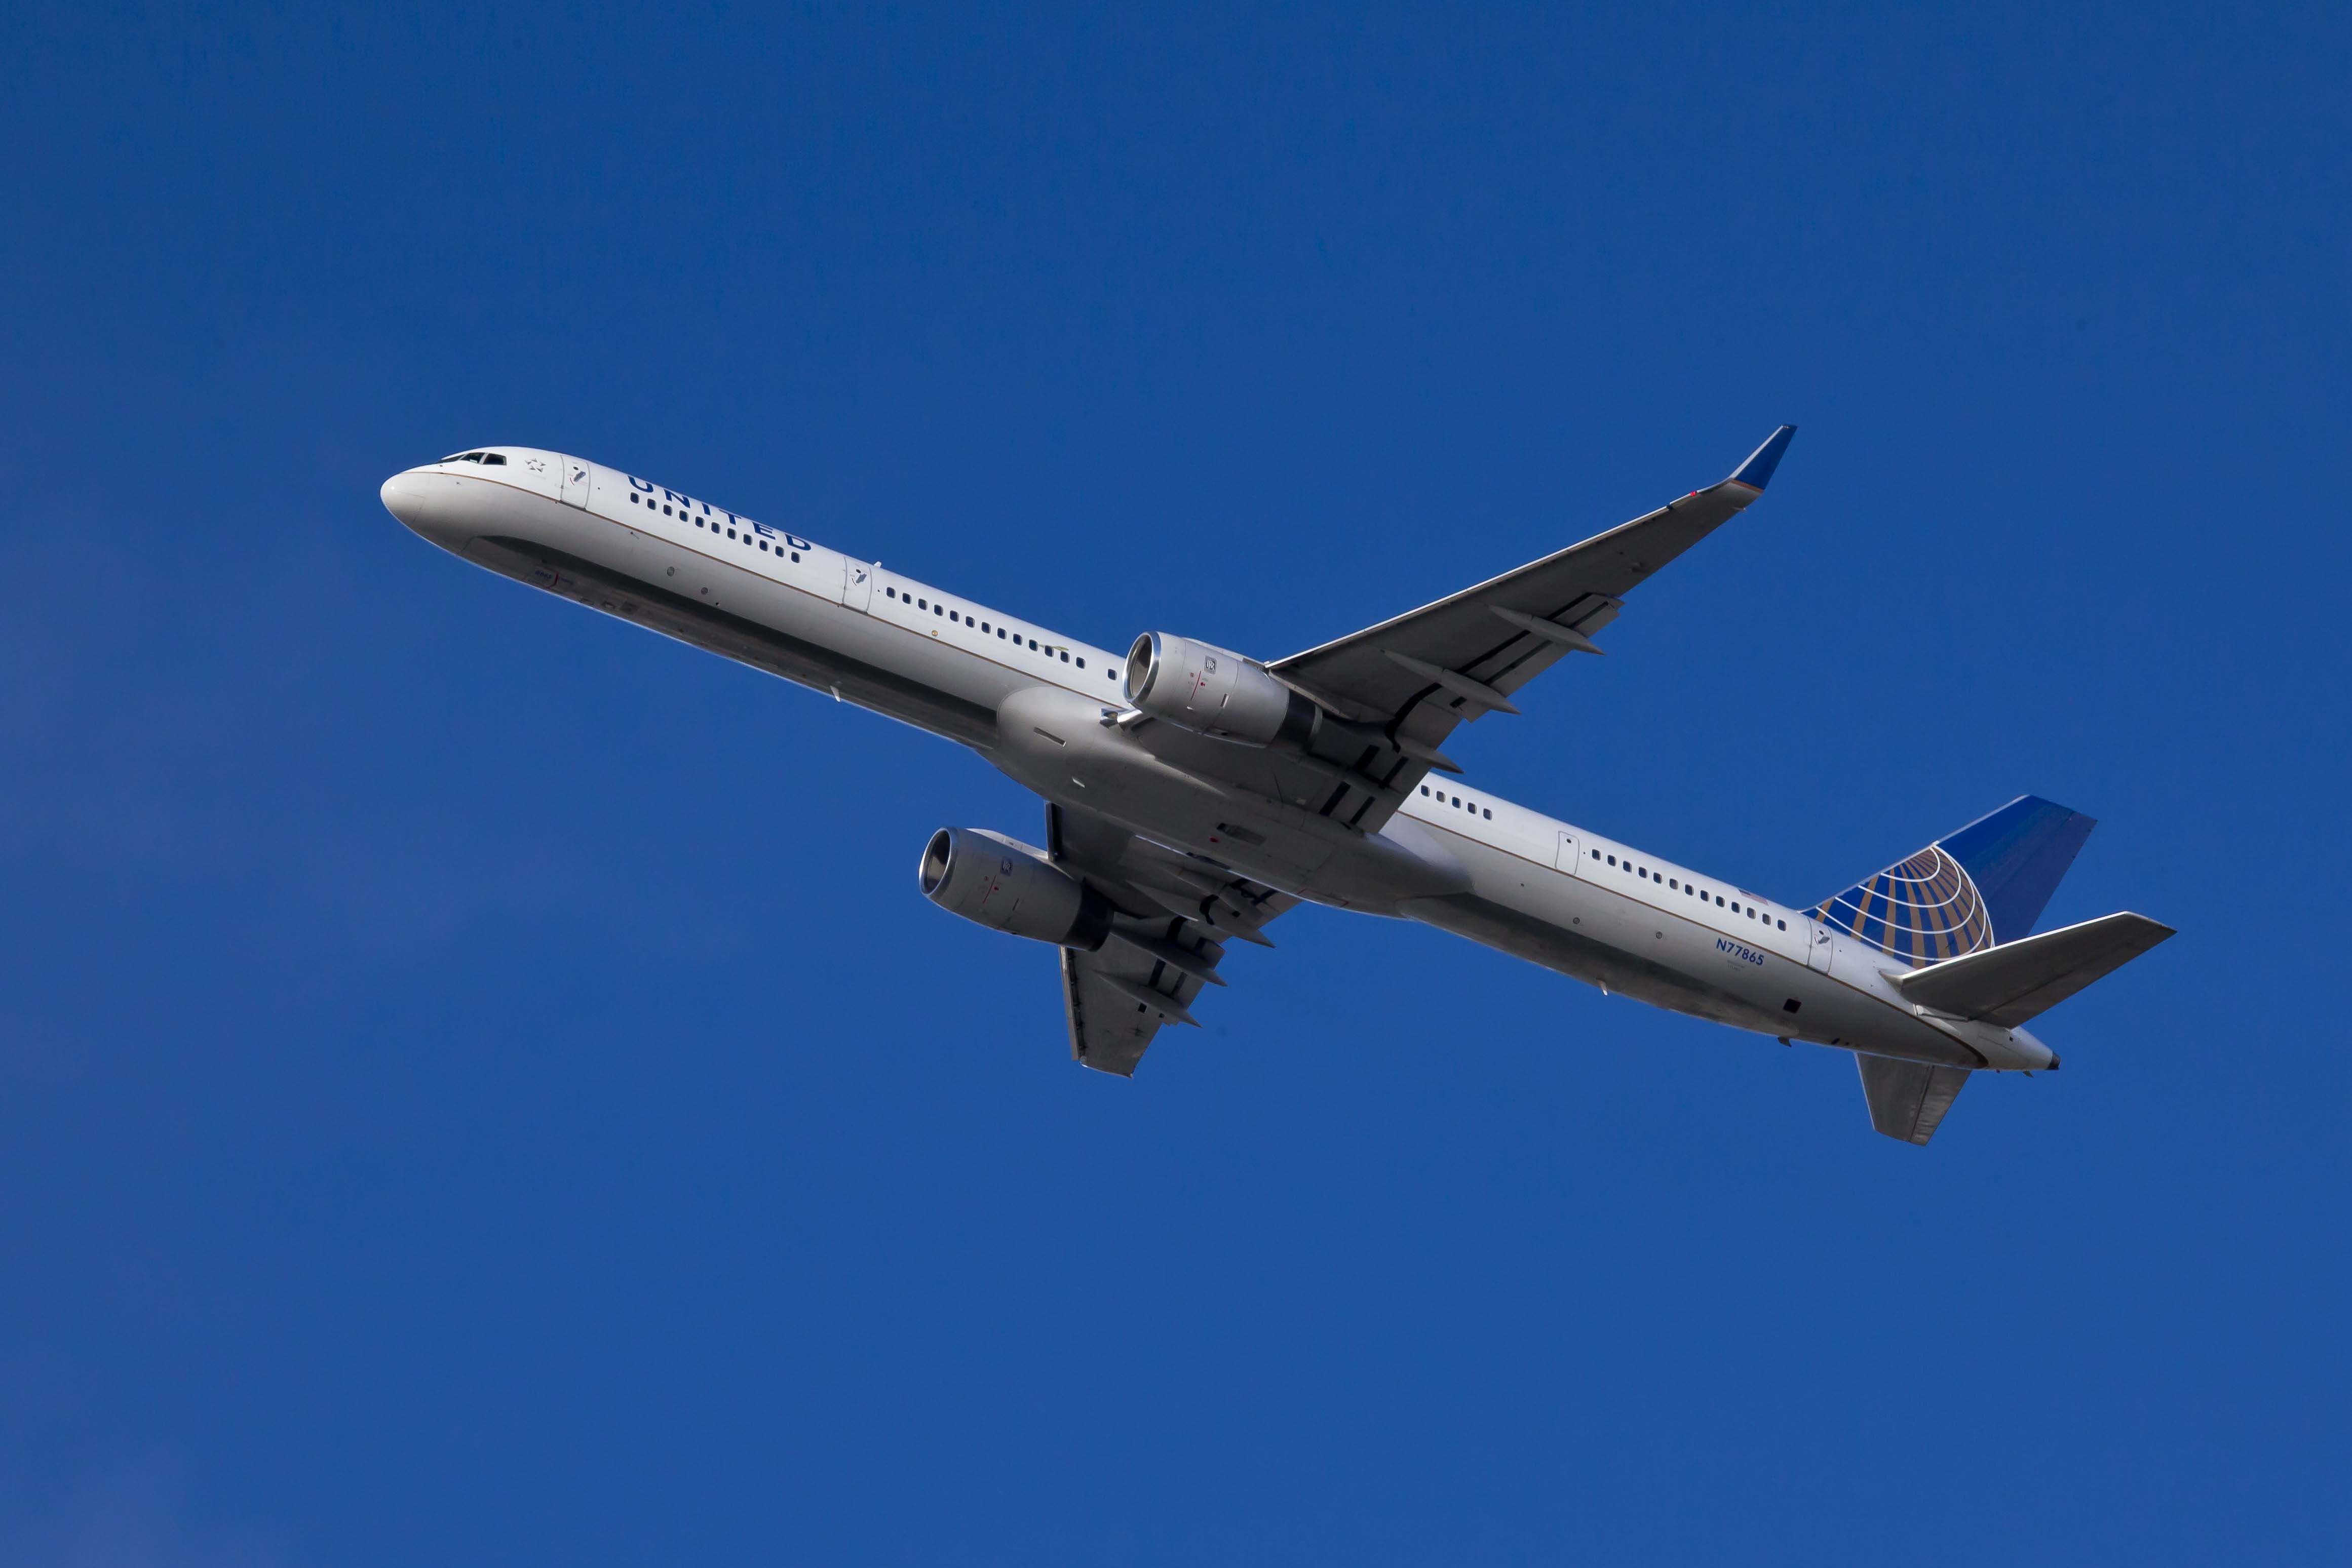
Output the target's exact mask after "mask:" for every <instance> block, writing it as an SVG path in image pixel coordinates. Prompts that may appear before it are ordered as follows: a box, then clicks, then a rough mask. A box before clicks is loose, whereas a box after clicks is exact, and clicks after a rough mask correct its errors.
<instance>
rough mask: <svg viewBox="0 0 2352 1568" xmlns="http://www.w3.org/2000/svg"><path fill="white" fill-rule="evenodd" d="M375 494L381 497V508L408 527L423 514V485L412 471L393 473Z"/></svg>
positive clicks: (413, 525) (413, 526)
mask: <svg viewBox="0 0 2352 1568" xmlns="http://www.w3.org/2000/svg"><path fill="white" fill-rule="evenodd" d="M376 494H377V495H378V496H380V497H383V509H384V510H385V511H387V512H390V513H391V514H392V515H393V516H394V517H398V518H399V519H400V520H401V522H402V523H403V524H404V525H405V526H407V527H409V528H415V526H416V519H417V518H418V517H423V516H424V515H425V486H424V485H422V484H421V483H419V482H418V480H417V478H416V476H415V473H414V472H410V473H405V474H394V476H392V477H391V478H389V479H386V480H385V481H384V482H383V489H381V490H378V491H377V492H376Z"/></svg>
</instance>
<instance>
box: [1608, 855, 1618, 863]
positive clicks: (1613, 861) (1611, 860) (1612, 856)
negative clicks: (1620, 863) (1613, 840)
mask: <svg viewBox="0 0 2352 1568" xmlns="http://www.w3.org/2000/svg"><path fill="white" fill-rule="evenodd" d="M1609 863H1610V864H1611V865H1615V864H1616V863H1617V857H1616V856H1615V855H1611V856H1610V857H1609Z"/></svg>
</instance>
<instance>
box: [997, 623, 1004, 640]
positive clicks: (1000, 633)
mask: <svg viewBox="0 0 2352 1568" xmlns="http://www.w3.org/2000/svg"><path fill="white" fill-rule="evenodd" d="M996 640H997V641H998V642H1000V643H1002V642H1003V641H1004V628H1003V627H1002V626H999V627H998V628H997V629H996Z"/></svg>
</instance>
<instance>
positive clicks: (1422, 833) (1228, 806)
mask: <svg viewBox="0 0 2352 1568" xmlns="http://www.w3.org/2000/svg"><path fill="white" fill-rule="evenodd" d="M494 455H496V456H499V457H503V458H504V459H505V461H504V463H502V464H496V465H485V464H482V463H476V462H449V463H442V464H435V465H428V466H425V467H422V468H415V469H411V470H409V471H408V472H406V473H404V474H401V475H397V476H394V478H392V479H390V480H388V481H386V483H385V485H384V486H383V498H384V503H385V505H386V506H387V507H389V508H390V509H391V510H392V512H393V513H394V516H395V517H399V518H400V519H401V521H403V522H404V523H405V524H407V525H408V526H409V527H410V528H413V529H415V531H416V532H417V533H419V534H421V535H423V536H424V537H425V538H427V539H429V540H431V541H432V542H433V543H435V544H437V545H439V546H441V547H442V548H443V549H447V550H449V551H450V552H451V553H453V554H456V555H460V556H463V557H465V558H466V559H468V560H471V561H473V562H475V563H476V564H478V565H480V566H483V567H486V568H488V569H489V570H493V571H497V572H499V573H500V574H502V575H505V576H509V577H512V578H515V579H517V580H520V581H524V582H529V583H532V584H535V585H537V586H539V587H541V588H544V589H547V590H549V591H552V592H556V593H560V594H562V595H563V596H565V597H567V598H572V599H575V600H577V601H580V602H582V603H584V604H587V605H589V606H591V607H592V608H594V609H598V610H602V611H604V612H608V613H611V614H614V615H616V616H619V617H621V618H622V619H625V620H628V621H633V622H636V623H638V624H640V625H644V626H646V627H649V628H651V629H653V630H656V631H658V632H664V633H666V634H667V635H670V636H673V637H677V638H679V639H681V640H683V641H686V642H689V643H694V644H696V645H697V646H698V647H702V648H706V649H709V651H711V652H713V653H720V654H723V655H725V656H727V657H729V658H731V659H735V660H739V661H740V662H742V663H744V664H751V665H754V666H757V667H759V668H761V669H765V670H768V671H770V672H772V673H773V674H779V675H782V676H783V677H785V678H786V679H788V680H792V681H795V682H798V683H800V684H801V685H807V686H811V687H814V688H815V689H817V690H819V691H825V692H829V693H831V694H832V695H835V697H836V698H838V699H840V700H843V701H845V702H853V703H856V704H858V705H859V706H864V707H868V708H871V709H873V710H875V711H877V712H879V713H883V714H887V715H888V716H891V717H894V718H898V719H902V720H904V721H905V722H907V723H908V724H912V725H916V726H918V727H921V728H923V729H926V730H929V731H931V732H932V733H934V734H938V735H941V736H945V737H948V738H949V739H951V740H956V741H961V742H962V743H963V744H964V745H966V746H969V747H972V748H973V749H975V750H977V751H979V752H980V753H981V754H982V756H983V757H986V758H988V759H989V761H990V762H992V764H994V765H995V766H996V767H997V768H1000V769H1002V770H1003V772H1005V773H1006V774H1007V775H1009V776H1010V777H1012V778H1013V779H1016V780H1018V781H1019V782H1020V783H1022V784H1024V785H1025V786H1027V787H1028V788H1029V789H1033V790H1034V791H1035V792H1036V793H1038V794H1039V795H1041V796H1043V797H1045V799H1047V800H1055V801H1056V802H1059V803H1061V804H1063V805H1065V806H1069V807H1077V808H1084V809H1086V810H1091V811H1094V812H1097V813H1099V814H1101V815H1102V816H1105V817H1108V818H1109V819H1111V820H1112V821H1116V822H1118V823H1119V824H1120V825H1122V826H1124V827H1126V828H1128V829H1129V830H1130V831H1134V832H1136V833H1138V834H1140V835H1142V836H1143V837H1145V838H1147V839H1150V840H1152V841H1156V842H1160V843H1163V844H1167V845H1170V846H1171V847H1173V848H1177V849H1181V850H1184V851H1187V852H1192V853H1194V854H1198V855H1202V856H1203V857H1206V858H1207V859H1209V860H1212V861H1214V862H1218V863H1219V864H1221V865H1223V866H1225V867H1228V868H1230V869H1231V870H1232V871H1233V872H1234V873H1238V874H1239V875H1242V876H1245V877H1248V878H1250V879H1252V880H1254V881H1257V882H1261V883H1265V884H1267V885H1269V886H1272V887H1276V888H1278V889H1280V890H1282V891H1283V892H1285V893H1289V894H1296V895H1297V896H1298V897H1300V898H1303V899H1308V900H1312V901H1314V902H1316V903H1319V904H1329V905H1332V906H1335V907H1339V908H1346V909H1355V910H1362V911H1366V912H1369V913H1373V914H1380V915H1397V916H1402V917H1406V918H1410V919H1413V920H1418V921H1422V922H1424V923H1426V924H1428V925H1435V926H1439V927H1442V928H1443V929H1444V930H1447V931H1451V932H1454V933H1455V934H1456V935H1459V936H1466V937H1469V938H1470V939H1471V940H1473V941H1475V942H1480V943H1483V944H1485V945H1486V946H1490V947H1495V948H1498V949H1500V950H1502V951H1504V952H1507V953H1511V954H1515V955H1517V956H1520V957H1523V958H1526V959H1528V960H1529V961H1531V962H1533V963H1537V964H1540V965H1542V966H1544V967H1547V968H1550V969H1556V970H1558V971H1559V972H1560V973H1562V974H1565V975H1570V976H1572V977H1575V978H1577V979H1580V980H1584V981H1586V982H1588V983H1590V984H1592V985H1596V986H1600V987H1601V988H1604V989H1605V990H1608V991H1611V992H1620V993H1622V994H1624V995H1626V996H1630V997H1634V998H1638V999H1640V1000H1643V1001H1645V1002H1650V1003H1653V1004H1654V1005H1656V1006H1659V1007H1663V1008H1668V1009H1673V1010H1675V1011H1676V1012H1684V1013H1690V1014H1693V1015H1696V1016H1697V1017H1701V1018H1706V1019H1714V1020H1715V1021H1717V1022H1719V1023H1726V1024H1730V1025H1732V1026H1733V1027H1735V1028H1738V1029H1745V1030H1756V1031H1758V1032H1760V1033H1764V1034H1768V1035H1774V1036H1778V1037H1781V1038H1784V1039H1796V1040H1809V1041H1812V1042H1815V1043H1819V1044H1823V1045H1832V1046H1840V1047H1843V1048H1845V1049H1848V1050H1856V1051H1868V1052H1871V1053H1874V1054H1878V1055H1885V1056H1896V1057H1905V1058H1909V1059H1912V1060H1916V1061H1932V1062H1939V1063H1946V1064H1949V1065H1953V1066H1959V1067H1969V1068H1979V1067H1990V1068H1993V1069H1999V1070H2014V1069H2035V1068H2042V1067H2047V1066H2049V1065H2051V1063H2052V1061H2053V1057H2052V1055H2051V1052H2050V1051H2049V1050H2048V1049H2047V1048H2046V1047H2044V1046H2043V1045H2042V1043H2041V1042H2040V1041H2039V1040H2035V1039H2034V1038H2033V1037H2032V1035H2031V1034H2029V1033H2028V1032H2027V1031H2025V1030H2021V1029H2002V1028H2000V1027H1998V1026H1995V1025H1991V1024H1986V1023H1979V1022H1970V1021H1968V1020H1964V1019H1951V1018H1945V1017H1941V1016H1937V1015H1936V1014H1934V1013H1932V1012H1930V1011H1928V1010H1927V1009H1922V1008H1919V1007H1916V1006H1915V1005H1913V1004H1912V1003H1910V1002H1908V1001H1906V999H1904V998H1903V997H1902V996H1901V995H1900V993H1898V992H1897V991H1896V989H1895V987H1894V986H1893V985H1892V984H1891V983H1889V981H1888V979H1887V977H1886V976H1885V974H1884V973H1882V970H1883V969H1884V968H1888V967H1893V966H1894V960H1891V959H1889V958H1888V957H1887V956H1885V954H1883V953H1881V952H1879V951H1877V950H1876V949H1874V948H1872V947H1870V946H1864V945H1862V944H1859V943H1856V942H1854V941H1853V939H1852V938H1851V937H1849V936H1847V935H1846V934H1845V933H1843V932H1840V931H1833V930H1832V929H1831V928H1830V927H1828V926H1827V925H1822V924H1820V923H1818V922H1816V921H1814V920H1813V919H1812V918H1811V916H1810V915H1808V914H1806V913H1805V912H1804V911H1802V910H1799V909H1795V908H1791V907H1790V906H1789V905H1786V904H1779V903H1776V902H1775V901H1773V900H1770V899H1768V898H1764V897H1761V896H1759V895H1758V894H1751V893H1749V892H1748V891H1747V890H1745V889H1743V888H1740V887H1738V885H1737V884H1735V883H1729V882H1727V881H1726V880H1724V879H1722V878H1720V877H1711V876H1708V875H1706V874H1705V873H1694V872H1692V871H1691V870H1689V869H1688V868H1686V867H1683V866H1678V865H1675V864H1674V863H1672V862H1667V861H1664V860H1663V859H1661V858H1660V857H1658V856H1655V855H1652V854H1648V853H1645V852H1643V851H1640V850H1636V849H1633V847H1631V846H1629V845H1625V844H1622V843H1619V842H1617V841H1614V840H1612V839H1608V838H1604V837H1601V836H1600V835H1597V834H1593V833H1591V832H1588V831H1585V830H1583V829H1580V828H1577V827H1573V826H1571V825H1570V824H1569V823H1566V822H1562V821H1557V820H1555V819H1553V818H1550V817H1547V816H1544V815H1542V814H1541V813H1539V812H1537V811H1532V810H1528V809H1527V808H1525V807H1522V806H1517V805H1514V804H1512V803H1511V802H1509V801H1507V800H1504V799H1502V798H1501V797H1500V796H1498V795H1496V794H1495V793H1493V792H1492V791H1490V790H1487V789H1482V788H1478V787H1476V786H1474V785H1472V784H1469V783H1467V782H1465V780H1464V779H1461V778H1445V777H1444V776H1443V775H1438V774H1432V775H1431V776H1430V780H1429V782H1428V783H1426V784H1425V785H1423V786H1420V787H1417V788H1416V789H1415V791H1414V792H1413V793H1412V795H1410V796H1409V797H1407V798H1406V800H1405V801H1404V803H1403V805H1402V809H1401V810H1399V811H1398V812H1397V814H1396V815H1395V816H1394V817H1393V818H1391V821H1389V823H1388V824H1387V825H1386V826H1385V827H1384V828H1382V829H1381V831H1378V832H1374V833H1364V832H1360V831H1357V830H1355V829H1353V828H1351V827H1349V826H1347V825H1346V824H1344V823H1340V822H1336V821H1332V820H1331V819H1329V818H1328V817H1323V816H1320V815H1318V814H1317V813H1316V812H1315V811H1314V810H1311V809H1310V807H1311V804H1312V803H1311V802H1306V801H1297V802H1293V801H1285V800H1281V799H1279V798H1278V797H1277V795H1276V791H1275V790H1272V789H1269V790H1266V791H1264V792H1250V791H1237V790H1235V789H1233V788H1232V787H1231V785H1230V782H1226V783H1218V782H1213V781H1212V779H1211V778H1210V777H1208V776H1204V772H1203V771H1202V770H1200V769H1196V768H1188V767H1187V766H1186V762H1187V759H1188V758H1196V759H1197V758H1200V757H1201V756H1202V755H1203V753H1202V748H1203V747H1214V748H1222V749H1223V753H1224V754H1223V756H1222V757H1221V758H1219V761H1220V764H1221V766H1220V767H1219V768H1215V769H1211V770H1207V772H1208V773H1213V774H1214V775H1215V776H1217V777H1222V778H1223V779H1227V780H1230V779H1231V778H1232V777H1233V776H1234V765H1235V758H1234V757H1233V755H1232V752H1231V748H1233V747H1234V746H1235V744H1236V743H1234V742H1229V741H1222V740H1213V739H1210V738H1208V737H1201V736H1194V735H1190V734H1188V733H1185V732H1181V731H1178V730H1176V729H1174V727H1171V726H1166V725H1160V724H1154V725H1149V726H1144V727H1140V729H1139V730H1130V729H1128V728H1123V727H1114V726H1111V725H1108V723H1106V722H1105V720H1106V718H1107V716H1108V715H1112V714H1116V713H1118V712H1119V711H1121V710H1122V709H1123V708H1124V707H1125V706H1126V703H1125V698H1124V696H1123V695H1122V688H1121V684H1120V678H1119V677H1120V674H1121V671H1122V664H1123V661H1122V659H1121V658H1120V656H1119V655H1118V654H1115V653H1112V652H1110V651H1109V650H1108V649H1105V648H1101V647H1097V646H1096V645H1094V644H1092V643H1082V642H1079V641H1077V640H1076V639H1074V638H1071V637H1068V636H1066V635H1065V634H1062V633H1060V632H1054V631H1052V630H1050V629H1048V628H1045V627H1044V626H1041V625H1039V624H1037V623H1036V622H1030V621H1024V620H1021V619H1018V618H1017V617H1010V616H1007V615H1005V614H1004V613H1003V612H1000V611H996V610H993V609H991V608H989V607H988V606H985V605H982V604H979V603H976V602H974V601H971V600H969V599H965V598H962V597H960V596H958V595H956V594H953V593H950V592H943V591H940V590H939V589H935V588H932V587H930V586H929V584H926V583H922V582H919V581H917V580H914V579H912V578H908V577H906V576H904V575H902V574H900V573H898V572H895V571H890V570H885V569H884V568H882V567H880V566H878V565H876V564H874V563H871V562H867V561H862V560H857V559H853V558H851V557H848V556H845V555H842V554H840V553H839V552H837V551H835V550H831V549H825V548H824V547H823V546H821V545H817V544H815V543H813V542H811V541H809V540H807V539H804V538H799V537H798V536H796V535H793V534H791V533H788V532H786V531H784V530H782V529H781V528H772V527H770V526H768V525H765V524H761V523H757V522H753V521H751V519H749V518H746V517H741V516H740V515H738V514H734V513H730V512H728V511H726V510H724V509H723V508H720V507H715V506H712V505H711V504H709V503H708V502H705V501H702V500H699V499H692V498H689V497H687V496H685V495H684V494H682V493H680V492H677V491H674V490H669V489H666V488H663V487H661V486H652V485H648V484H647V483H646V481H644V480H642V479H636V478H634V477H632V476H628V475H626V474H624V473H621V472H619V471H618V470H614V469H610V468H604V467H602V466H599V465H595V464H592V463H586V462H583V461H581V460H579V459H576V458H571V457H567V456H565V455H562V454H560V453H554V452H545V451H538V450H533V449H530V448H522V447H511V446H509V447H500V448H498V449H496V452H495V454H494ZM1244 770H1245V759H1244ZM1441 780H1442V782H1441Z"/></svg>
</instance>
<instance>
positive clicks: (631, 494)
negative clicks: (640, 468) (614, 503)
mask: <svg viewBox="0 0 2352 1568" xmlns="http://www.w3.org/2000/svg"><path fill="white" fill-rule="evenodd" d="M636 504H637V493H636V492H635V490H632V491H630V492H629V505H631V506H632V507H634V506H635V505H636Z"/></svg>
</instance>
